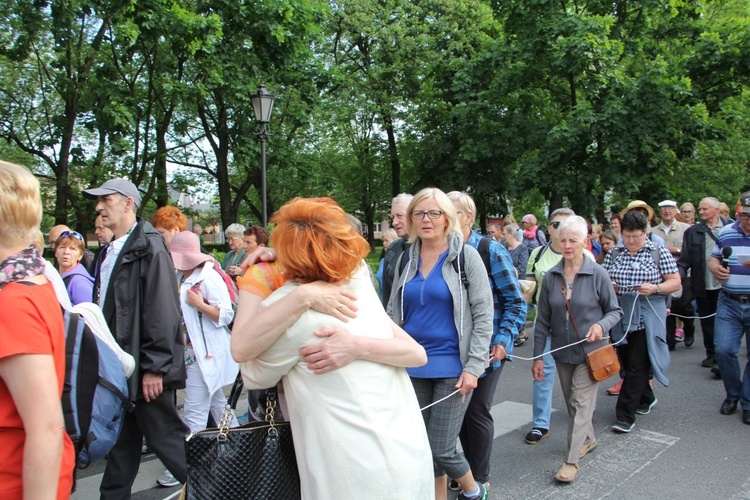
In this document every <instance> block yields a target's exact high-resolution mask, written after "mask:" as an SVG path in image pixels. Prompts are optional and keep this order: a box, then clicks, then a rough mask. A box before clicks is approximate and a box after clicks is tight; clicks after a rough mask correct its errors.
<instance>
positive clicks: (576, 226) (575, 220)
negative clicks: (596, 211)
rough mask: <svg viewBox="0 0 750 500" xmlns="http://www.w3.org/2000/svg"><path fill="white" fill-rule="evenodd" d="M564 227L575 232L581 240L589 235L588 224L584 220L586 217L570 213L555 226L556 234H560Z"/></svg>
mask: <svg viewBox="0 0 750 500" xmlns="http://www.w3.org/2000/svg"><path fill="white" fill-rule="evenodd" d="M566 229H569V230H571V231H574V232H575V233H577V235H578V236H580V237H581V240H585V239H586V238H588V236H589V225H588V223H587V222H586V219H584V218H583V217H581V216H580V215H571V216H570V217H568V218H567V219H564V220H563V221H562V222H560V226H559V227H558V228H557V234H562V232H563V231H564V230H566Z"/></svg>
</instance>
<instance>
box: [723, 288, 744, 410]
mask: <svg viewBox="0 0 750 500" xmlns="http://www.w3.org/2000/svg"><path fill="white" fill-rule="evenodd" d="M743 335H745V336H746V340H747V346H748V347H747V350H748V353H747V354H748V357H750V304H742V303H740V302H738V301H736V300H734V299H730V298H729V297H727V296H726V295H725V294H723V293H722V294H720V295H719V303H718V306H717V308H716V329H715V331H714V346H715V348H716V349H715V351H716V364H717V365H719V370H721V379H722V381H723V382H724V389H725V390H726V391H727V399H734V400H737V399H739V400H740V404H741V405H742V409H743V410H750V361H749V362H748V363H746V364H745V374H744V375H743V376H742V379H740V363H739V361H738V360H737V353H738V352H739V350H740V347H741V345H742V336H743Z"/></svg>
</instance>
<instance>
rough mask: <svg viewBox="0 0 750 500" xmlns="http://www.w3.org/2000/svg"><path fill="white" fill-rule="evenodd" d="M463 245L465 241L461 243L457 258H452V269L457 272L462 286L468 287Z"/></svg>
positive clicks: (464, 245)
mask: <svg viewBox="0 0 750 500" xmlns="http://www.w3.org/2000/svg"><path fill="white" fill-rule="evenodd" d="M465 247H466V243H461V251H460V252H459V254H458V259H453V270H454V271H456V273H457V274H459V276H460V278H461V283H463V285H464V288H469V277H468V276H467V275H466V257H464V248H465Z"/></svg>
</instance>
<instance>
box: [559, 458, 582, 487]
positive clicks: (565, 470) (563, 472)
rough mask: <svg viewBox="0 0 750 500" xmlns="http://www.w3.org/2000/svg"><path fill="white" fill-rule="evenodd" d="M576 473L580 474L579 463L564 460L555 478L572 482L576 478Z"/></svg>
mask: <svg viewBox="0 0 750 500" xmlns="http://www.w3.org/2000/svg"><path fill="white" fill-rule="evenodd" d="M576 474H578V464H569V463H568V462H563V464H562V467H560V470H559V471H557V474H555V479H556V480H558V481H560V482H561V483H572V482H573V481H574V480H575V478H576Z"/></svg>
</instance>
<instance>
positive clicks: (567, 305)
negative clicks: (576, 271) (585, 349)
mask: <svg viewBox="0 0 750 500" xmlns="http://www.w3.org/2000/svg"><path fill="white" fill-rule="evenodd" d="M560 291H561V292H562V296H563V300H564V301H565V308H566V309H567V310H568V317H569V318H570V322H571V323H573V329H574V330H575V331H576V337H578V340H581V334H580V333H579V332H578V325H576V319H575V318H574V317H573V311H571V310H570V301H569V300H568V293H567V292H566V291H565V278H563V276H562V275H560Z"/></svg>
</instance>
